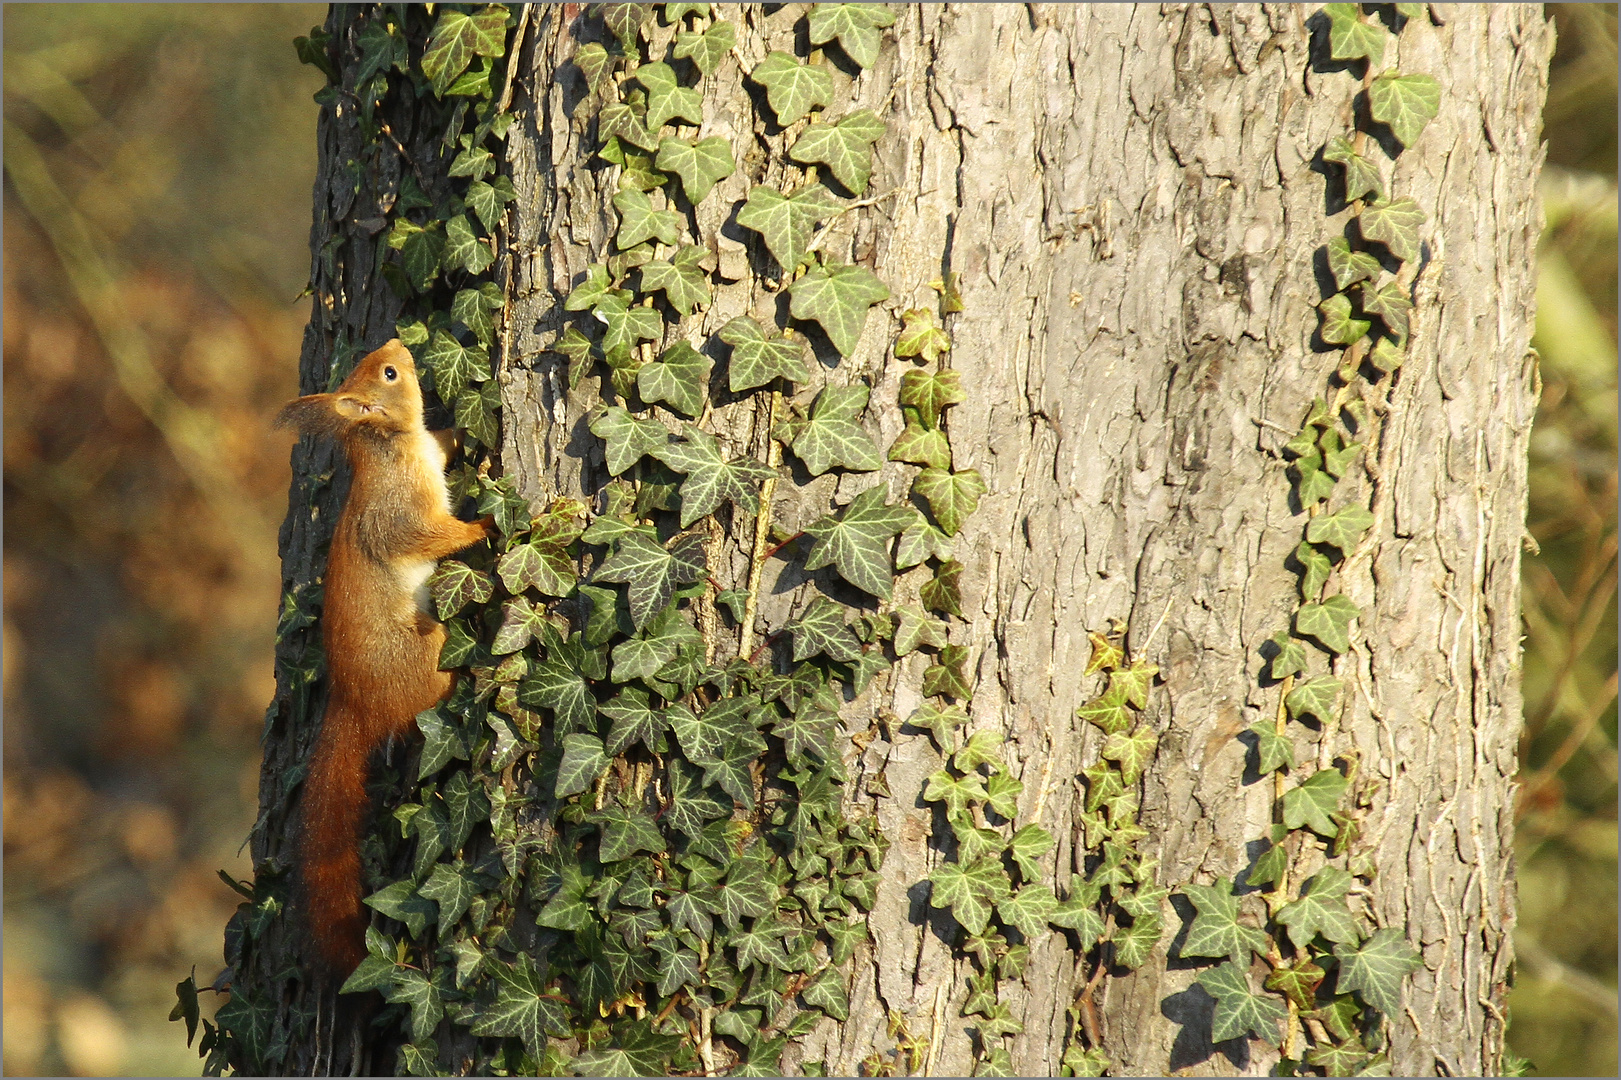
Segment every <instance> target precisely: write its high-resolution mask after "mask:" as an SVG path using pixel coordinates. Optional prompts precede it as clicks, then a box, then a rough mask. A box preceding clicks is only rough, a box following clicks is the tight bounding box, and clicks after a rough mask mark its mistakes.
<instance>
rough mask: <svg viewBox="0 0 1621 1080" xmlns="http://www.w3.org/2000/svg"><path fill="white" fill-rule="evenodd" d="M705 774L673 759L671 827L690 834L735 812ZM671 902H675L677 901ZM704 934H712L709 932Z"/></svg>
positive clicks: (673, 919)
mask: <svg viewBox="0 0 1621 1080" xmlns="http://www.w3.org/2000/svg"><path fill="white" fill-rule="evenodd" d="M611 738H612V736H611V735H610V739H611ZM701 777H702V773H701V772H700V771H699V770H697V769H695V768H693V767H692V766H690V765H687V764H686V763H684V762H682V761H679V760H673V761H671V763H670V809H669V811H668V812H667V813H666V815H665V816H666V817H668V818H669V821H670V827H671V828H673V829H675V830H676V831H677V832H680V833H683V834H685V835H687V836H689V837H693V836H697V835H698V834H699V833H701V832H702V831H703V828H704V823H705V822H708V821H713V820H715V819H716V818H725V817H730V816H731V813H732V805H731V800H730V799H727V800H725V801H724V802H723V801H721V799H720V798H719V796H718V795H717V794H716V793H715V791H714V789H712V788H709V787H706V786H705V785H704V784H703V782H702V779H701ZM671 903H672V905H673V904H674V901H673V900H672V901H671ZM671 921H672V925H674V926H675V927H676V928H677V929H679V928H680V923H677V922H675V916H674V914H673V913H672V915H671ZM703 936H706V937H707V936H708V935H707V933H705V934H704V935H703Z"/></svg>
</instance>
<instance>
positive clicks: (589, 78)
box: [574, 41, 615, 94]
mask: <svg viewBox="0 0 1621 1080" xmlns="http://www.w3.org/2000/svg"><path fill="white" fill-rule="evenodd" d="M614 60H615V58H614V57H612V56H609V55H608V50H607V49H605V48H603V47H602V45H601V43H599V42H595V41H593V42H590V43H588V44H585V45H581V46H580V47H579V48H578V49H576V50H575V51H574V66H575V67H577V68H579V69H580V74H582V75H584V76H585V85H586V88H587V89H588V90H590V92H591V93H593V94H594V93H596V92H597V90H598V89H600V88H601V86H602V80H603V79H605V78H607V76H608V73H609V72H610V71H612V70H613V65H614Z"/></svg>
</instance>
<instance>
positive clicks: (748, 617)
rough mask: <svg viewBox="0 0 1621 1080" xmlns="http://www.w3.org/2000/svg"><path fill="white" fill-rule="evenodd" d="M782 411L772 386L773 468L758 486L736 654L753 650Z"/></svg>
mask: <svg viewBox="0 0 1621 1080" xmlns="http://www.w3.org/2000/svg"><path fill="white" fill-rule="evenodd" d="M781 410H782V391H781V390H777V389H773V390H772V391H771V413H770V416H769V417H768V418H767V421H766V452H765V454H766V456H765V462H766V464H767V465H768V466H770V467H771V469H772V470H773V471H772V474H771V475H770V476H768V477H766V478H765V482H764V483H763V484H761V485H760V510H759V512H758V513H757V514H755V515H754V552H753V554H752V555H750V557H749V594H748V596H747V598H745V599H744V601H743V625H742V626H740V627H738V630H737V655H739V656H751V654H752V653H753V651H754V616H755V611H756V609H757V608H758V607H759V602H760V575H761V574H762V573H763V572H764V571H765V563H766V560H767V559H768V558H770V557H771V553H770V552H768V551H767V550H766V547H767V545H768V544H769V542H770V540H771V500H772V499H773V498H775V497H776V494H777V476H776V472H775V470H776V469H777V467H778V466H780V465H781V464H782V444H781V443H780V442H778V441H777V440H776V437H775V436H773V435H772V434H771V432H772V431H773V430H775V428H776V426H777V416H778V414H779V413H780V412H781ZM751 659H752V657H751Z"/></svg>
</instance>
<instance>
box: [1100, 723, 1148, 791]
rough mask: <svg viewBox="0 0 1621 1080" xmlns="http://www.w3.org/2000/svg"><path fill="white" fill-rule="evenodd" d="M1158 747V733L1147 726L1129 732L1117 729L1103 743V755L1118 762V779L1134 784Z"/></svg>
mask: <svg viewBox="0 0 1621 1080" xmlns="http://www.w3.org/2000/svg"><path fill="white" fill-rule="evenodd" d="M1158 747H1159V735H1158V734H1157V733H1156V732H1154V731H1151V730H1149V729H1148V728H1147V727H1138V728H1136V729H1135V730H1134V731H1132V732H1130V733H1129V734H1128V733H1126V732H1123V731H1117V732H1115V733H1114V734H1113V735H1110V736H1109V739H1108V741H1107V742H1106V743H1104V744H1103V756H1104V757H1105V758H1107V759H1108V760H1110V761H1114V762H1118V763H1119V764H1120V780H1121V782H1122V783H1125V784H1135V783H1136V782H1137V779H1138V778H1139V777H1140V776H1142V774H1143V770H1144V769H1145V768H1146V767H1147V765H1148V763H1149V762H1150V761H1151V760H1153V757H1154V751H1155V750H1156V749H1157V748H1158Z"/></svg>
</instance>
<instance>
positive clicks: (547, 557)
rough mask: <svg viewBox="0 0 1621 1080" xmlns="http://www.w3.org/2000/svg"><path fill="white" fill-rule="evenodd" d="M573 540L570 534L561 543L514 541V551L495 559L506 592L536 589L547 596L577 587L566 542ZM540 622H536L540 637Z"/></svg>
mask: <svg viewBox="0 0 1621 1080" xmlns="http://www.w3.org/2000/svg"><path fill="white" fill-rule="evenodd" d="M575 535H578V534H577V533H576V534H575ZM573 539H574V537H573V536H569V537H568V539H567V540H564V541H563V543H562V544H558V543H556V542H537V543H532V544H515V545H513V547H512V550H511V551H508V552H507V553H506V554H505V555H502V556H501V557H500V558H499V559H497V560H496V563H495V572H496V574H498V575H499V576H500V578H501V583H502V584H503V585H505V586H506V587H507V592H509V593H512V594H513V595H515V596H516V595H517V594H518V593H521V592H523V591H524V590H525V589H535V590H536V591H538V592H540V593H543V594H544V595H546V596H567V595H568V594H569V593H570V592H571V591H572V590H573V589H574V582H575V580H576V576H575V572H574V563H573V561H572V560H570V559H569V557H568V551H567V545H568V543H569V541H571V540H573ZM540 625H541V624H539V623H536V624H535V634H536V635H537V637H538V635H539V633H540ZM521 648H523V646H522V645H519V646H517V648H514V649H507V650H503V651H505V652H517V651H518V649H521Z"/></svg>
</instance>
